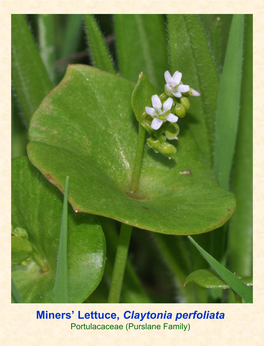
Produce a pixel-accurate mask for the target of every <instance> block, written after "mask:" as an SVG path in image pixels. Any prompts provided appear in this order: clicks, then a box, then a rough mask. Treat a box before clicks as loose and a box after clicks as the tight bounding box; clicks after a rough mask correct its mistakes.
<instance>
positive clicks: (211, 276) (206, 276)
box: [184, 269, 252, 290]
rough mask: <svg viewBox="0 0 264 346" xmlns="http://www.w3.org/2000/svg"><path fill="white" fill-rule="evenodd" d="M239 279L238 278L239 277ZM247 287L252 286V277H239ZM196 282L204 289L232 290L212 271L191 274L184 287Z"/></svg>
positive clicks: (198, 271)
mask: <svg viewBox="0 0 264 346" xmlns="http://www.w3.org/2000/svg"><path fill="white" fill-rule="evenodd" d="M237 277H238V276H237ZM238 278H239V280H241V281H242V282H244V283H245V284H246V285H247V286H252V277H245V276H243V277H238ZM191 282H194V283H195V284H196V285H198V286H201V287H204V288H221V289H224V290H225V289H230V286H229V285H228V284H227V283H226V282H225V281H224V280H223V279H222V278H221V277H220V276H219V275H217V274H216V272H215V271H214V270H211V269H199V270H196V271H195V272H193V273H191V274H190V275H189V276H188V277H187V278H186V280H185V283H184V286H186V285H188V284H190V283H191Z"/></svg>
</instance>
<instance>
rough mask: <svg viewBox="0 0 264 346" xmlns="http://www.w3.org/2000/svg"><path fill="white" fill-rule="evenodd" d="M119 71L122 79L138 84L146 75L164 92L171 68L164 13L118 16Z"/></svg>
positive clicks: (116, 31) (116, 24)
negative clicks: (167, 75)
mask: <svg viewBox="0 0 264 346" xmlns="http://www.w3.org/2000/svg"><path fill="white" fill-rule="evenodd" d="M114 18H115V35H116V43H117V55H118V68H119V72H120V74H121V75H122V76H124V77H126V78H127V79H129V80H131V81H133V82H137V80H138V76H139V74H140V72H144V73H145V74H146V75H147V77H148V79H149V80H150V82H151V83H152V84H153V85H155V87H156V88H158V89H159V90H160V91H163V87H164V84H165V81H164V72H165V71H166V70H167V69H168V64H167V43H166V30H165V22H164V17H163V16H162V15H160V14H151V15H148V14H143V15H142V14H117V15H115V17H114Z"/></svg>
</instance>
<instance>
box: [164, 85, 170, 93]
mask: <svg viewBox="0 0 264 346" xmlns="http://www.w3.org/2000/svg"><path fill="white" fill-rule="evenodd" d="M165 89H166V90H167V91H169V92H172V87H171V86H170V85H169V84H165Z"/></svg>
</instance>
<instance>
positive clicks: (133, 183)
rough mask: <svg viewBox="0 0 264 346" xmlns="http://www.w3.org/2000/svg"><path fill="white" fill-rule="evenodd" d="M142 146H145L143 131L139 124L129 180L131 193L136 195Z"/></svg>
mask: <svg viewBox="0 0 264 346" xmlns="http://www.w3.org/2000/svg"><path fill="white" fill-rule="evenodd" d="M144 146H145V130H144V128H143V127H142V126H141V125H140V124H139V127H138V143H137V152H136V159H135V164H134V169H133V173H132V179H131V186H130V190H131V193H136V192H137V190H138V185H139V179H140V172H141V164H142V157H143V151H144Z"/></svg>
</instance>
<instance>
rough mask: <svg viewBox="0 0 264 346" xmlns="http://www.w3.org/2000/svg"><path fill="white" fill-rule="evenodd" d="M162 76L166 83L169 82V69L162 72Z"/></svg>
mask: <svg viewBox="0 0 264 346" xmlns="http://www.w3.org/2000/svg"><path fill="white" fill-rule="evenodd" d="M164 78H165V81H166V83H169V82H170V80H171V74H170V72H169V71H166V72H165V73H164Z"/></svg>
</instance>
